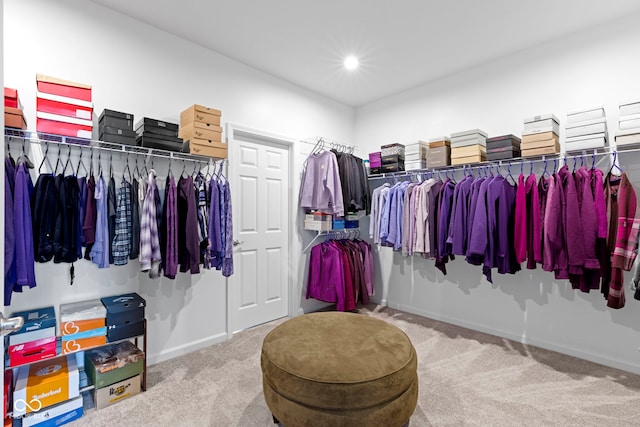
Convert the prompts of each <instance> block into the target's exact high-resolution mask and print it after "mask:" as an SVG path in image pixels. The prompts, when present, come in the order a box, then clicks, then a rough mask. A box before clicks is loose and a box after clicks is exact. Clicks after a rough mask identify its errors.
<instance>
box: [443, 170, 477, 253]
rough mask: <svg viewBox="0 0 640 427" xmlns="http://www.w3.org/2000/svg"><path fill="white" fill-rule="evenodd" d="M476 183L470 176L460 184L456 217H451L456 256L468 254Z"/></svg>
mask: <svg viewBox="0 0 640 427" xmlns="http://www.w3.org/2000/svg"><path fill="white" fill-rule="evenodd" d="M474 182H475V180H474V178H473V176H471V175H468V176H467V177H466V178H465V179H464V181H462V182H461V183H460V184H458V187H460V192H459V194H458V198H457V200H456V208H455V213H454V215H455V216H452V217H451V223H450V224H449V236H450V237H451V238H452V239H451V240H452V242H451V243H452V253H453V254H454V255H465V254H466V252H467V227H468V224H469V223H468V219H469V214H470V212H469V202H470V196H471V188H472V186H473V183H474ZM454 199H455V196H454Z"/></svg>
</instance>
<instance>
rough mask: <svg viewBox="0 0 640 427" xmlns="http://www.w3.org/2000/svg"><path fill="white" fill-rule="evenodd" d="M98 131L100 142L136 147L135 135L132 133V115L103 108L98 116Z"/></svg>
mask: <svg viewBox="0 0 640 427" xmlns="http://www.w3.org/2000/svg"><path fill="white" fill-rule="evenodd" d="M98 130H99V134H100V136H99V138H100V141H105V142H113V143H115V144H125V145H136V133H135V132H134V131H133V114H129V113H121V112H120V111H113V110H107V109H106V108H105V109H104V110H103V111H102V114H100V120H99V121H98Z"/></svg>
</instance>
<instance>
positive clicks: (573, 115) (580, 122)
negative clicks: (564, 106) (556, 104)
mask: <svg viewBox="0 0 640 427" xmlns="http://www.w3.org/2000/svg"><path fill="white" fill-rule="evenodd" d="M565 131H566V140H565V143H566V144H565V151H567V152H571V151H582V150H589V149H593V148H603V147H604V146H605V145H608V140H609V138H608V135H607V119H606V118H605V113H604V107H603V106H602V105H599V106H596V107H590V108H583V109H581V110H577V111H571V112H568V113H567V126H566V128H565Z"/></svg>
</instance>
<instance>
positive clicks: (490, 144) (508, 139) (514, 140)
mask: <svg viewBox="0 0 640 427" xmlns="http://www.w3.org/2000/svg"><path fill="white" fill-rule="evenodd" d="M486 142H487V151H488V150H489V149H490V148H499V147H520V143H521V142H522V140H521V139H520V138H518V137H517V136H515V135H502V136H494V137H491V138H487V141H486Z"/></svg>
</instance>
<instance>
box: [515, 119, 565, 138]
mask: <svg viewBox="0 0 640 427" xmlns="http://www.w3.org/2000/svg"><path fill="white" fill-rule="evenodd" d="M537 123H538V122H536V123H534V124H532V125H531V126H529V127H528V128H526V127H525V129H524V130H523V131H522V139H523V140H524V137H525V136H526V135H533V134H536V133H547V132H553V133H555V134H556V135H559V134H560V125H559V124H558V123H556V122H554V121H547V122H544V123H551V124H543V125H537ZM525 126H526V125H525Z"/></svg>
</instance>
